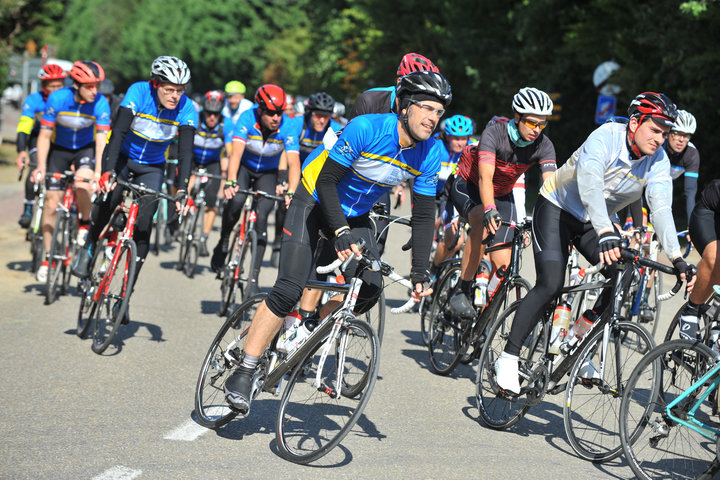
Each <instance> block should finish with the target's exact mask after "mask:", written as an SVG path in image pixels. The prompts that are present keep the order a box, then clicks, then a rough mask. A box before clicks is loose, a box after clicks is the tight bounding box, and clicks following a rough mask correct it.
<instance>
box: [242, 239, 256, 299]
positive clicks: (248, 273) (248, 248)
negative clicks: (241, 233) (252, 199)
mask: <svg viewBox="0 0 720 480" xmlns="http://www.w3.org/2000/svg"><path fill="white" fill-rule="evenodd" d="M255 255H257V232H256V231H255V230H250V231H248V232H246V233H245V240H244V241H243V244H242V247H241V248H240V257H239V263H238V270H237V281H238V284H239V285H240V289H241V291H242V297H241V298H242V300H246V298H247V295H246V292H247V284H248V282H250V281H255V282H257V278H252V277H253V267H254V266H255Z"/></svg>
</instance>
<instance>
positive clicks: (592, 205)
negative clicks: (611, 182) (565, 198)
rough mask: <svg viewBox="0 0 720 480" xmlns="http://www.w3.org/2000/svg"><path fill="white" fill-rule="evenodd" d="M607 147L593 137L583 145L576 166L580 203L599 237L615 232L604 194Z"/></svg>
mask: <svg viewBox="0 0 720 480" xmlns="http://www.w3.org/2000/svg"><path fill="white" fill-rule="evenodd" d="M603 155H607V154H606V153H605V147H604V145H602V143H601V141H600V139H593V138H592V135H591V137H590V138H588V140H587V141H586V143H585V145H583V147H582V150H581V152H580V156H579V157H578V161H577V165H576V172H577V173H576V175H577V185H578V190H579V192H580V201H581V202H582V204H583V207H584V208H585V210H586V211H587V214H588V217H590V223H592V226H593V228H594V229H595V232H596V233H597V234H598V236H600V235H602V234H604V233H607V232H613V231H615V228H614V227H613V224H612V221H611V220H610V216H609V215H608V211H607V203H606V201H605V195H604V193H603V187H604V186H605V161H604V158H603Z"/></svg>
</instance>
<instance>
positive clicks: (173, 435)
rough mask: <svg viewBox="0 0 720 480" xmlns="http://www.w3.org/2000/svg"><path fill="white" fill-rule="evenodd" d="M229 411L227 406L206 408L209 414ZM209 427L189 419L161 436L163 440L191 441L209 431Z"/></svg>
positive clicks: (222, 413)
mask: <svg viewBox="0 0 720 480" xmlns="http://www.w3.org/2000/svg"><path fill="white" fill-rule="evenodd" d="M228 411H229V407H227V406H222V405H219V406H217V407H211V408H208V409H207V414H208V415H209V416H211V417H212V416H216V415H217V416H220V415H225V414H227V413H228ZM209 431H210V429H209V428H205V427H203V426H202V425H198V423H197V422H195V421H194V420H192V419H190V420H188V421H186V422H185V423H183V424H182V425H180V426H179V427H178V428H176V429H175V430H173V431H172V432H170V433H168V434H166V435H165V436H164V437H163V438H164V439H165V440H180V441H183V442H192V441H193V440H196V439H198V438H199V437H200V436H201V435H203V434H205V433H207V432H209Z"/></svg>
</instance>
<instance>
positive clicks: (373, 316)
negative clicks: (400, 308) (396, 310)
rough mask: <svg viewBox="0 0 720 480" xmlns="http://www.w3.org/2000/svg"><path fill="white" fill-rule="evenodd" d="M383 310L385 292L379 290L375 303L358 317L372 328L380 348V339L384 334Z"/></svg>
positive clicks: (384, 306)
mask: <svg viewBox="0 0 720 480" xmlns="http://www.w3.org/2000/svg"><path fill="white" fill-rule="evenodd" d="M385 308H386V304H385V291H384V290H381V291H380V297H378V300H377V303H376V304H375V305H374V306H373V307H372V308H371V309H370V310H368V311H367V312H365V313H364V314H363V315H362V316H361V317H360V319H361V320H364V321H366V322H367V323H368V325H370V326H371V327H373V330H375V334H376V335H377V337H378V342H379V343H380V346H382V339H383V335H384V333H385Z"/></svg>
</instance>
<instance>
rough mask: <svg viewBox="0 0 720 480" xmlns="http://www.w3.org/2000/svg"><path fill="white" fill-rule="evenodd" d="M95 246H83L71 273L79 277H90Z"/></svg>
mask: <svg viewBox="0 0 720 480" xmlns="http://www.w3.org/2000/svg"><path fill="white" fill-rule="evenodd" d="M92 249H93V246H92V245H90V246H89V247H88V248H81V249H80V251H79V252H78V255H77V257H75V262H74V263H73V266H72V269H70V273H72V274H73V275H75V276H76V277H79V278H88V277H89V276H90V261H91V260H92V252H91V251H90V250H92Z"/></svg>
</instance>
